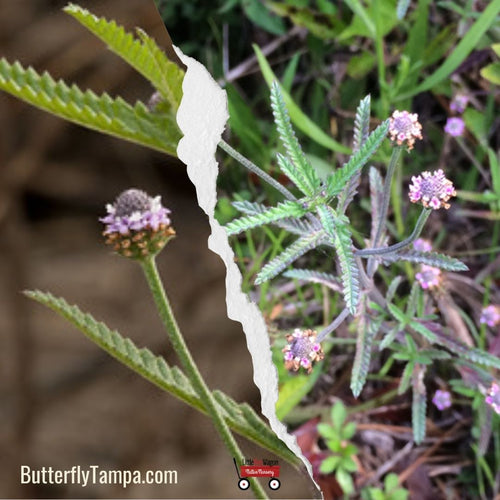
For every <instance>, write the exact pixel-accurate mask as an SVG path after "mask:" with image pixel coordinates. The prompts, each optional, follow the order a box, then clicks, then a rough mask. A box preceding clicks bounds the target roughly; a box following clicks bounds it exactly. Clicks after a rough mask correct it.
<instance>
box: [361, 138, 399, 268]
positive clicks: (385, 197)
mask: <svg viewBox="0 0 500 500" xmlns="http://www.w3.org/2000/svg"><path fill="white" fill-rule="evenodd" d="M402 149H403V148H402V147H399V146H398V147H395V148H394V149H393V150H392V155H391V159H390V161H389V165H388V167H387V174H386V176H385V181H384V191H383V194H382V208H381V210H380V214H379V218H378V221H377V222H376V224H377V227H376V230H375V236H374V238H373V241H372V247H373V248H376V247H377V245H378V244H379V243H380V239H381V237H382V233H383V231H384V229H385V224H386V219H387V212H388V210H389V201H390V198H391V183H392V178H393V176H394V172H395V170H396V165H397V164H398V160H399V157H400V156H401V151H402ZM367 250H368V249H367ZM373 255H375V254H373ZM374 269H375V262H374V261H373V260H370V261H369V262H368V275H369V276H373V272H374Z"/></svg>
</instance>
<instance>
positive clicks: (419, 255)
mask: <svg viewBox="0 0 500 500" xmlns="http://www.w3.org/2000/svg"><path fill="white" fill-rule="evenodd" d="M379 257H380V258H381V259H382V260H383V261H384V262H397V261H399V260H406V261H408V262H415V263H419V264H427V265H428V266H434V267H439V268H440V269H444V270H445V271H467V270H468V269H469V268H468V267H467V266H466V265H465V264H464V263H463V262H461V261H459V260H458V259H455V258H453V257H449V256H448V255H444V254H441V253H437V252H418V251H417V250H407V251H402V252H395V253H394V254H390V253H389V254H384V255H381V256H379Z"/></svg>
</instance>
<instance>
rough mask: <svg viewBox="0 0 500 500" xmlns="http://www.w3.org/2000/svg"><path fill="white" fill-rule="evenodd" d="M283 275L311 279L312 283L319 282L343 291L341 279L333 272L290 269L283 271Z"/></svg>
mask: <svg viewBox="0 0 500 500" xmlns="http://www.w3.org/2000/svg"><path fill="white" fill-rule="evenodd" d="M283 276H285V277H286V278H292V279H298V280H303V281H309V282H311V283H319V284H321V285H325V286H327V287H328V288H331V289H332V290H335V291H336V292H340V291H341V288H340V280H339V279H338V278H337V277H336V276H334V275H333V274H328V273H322V272H320V271H312V270H310V269H289V270H288V271H285V272H284V273H283Z"/></svg>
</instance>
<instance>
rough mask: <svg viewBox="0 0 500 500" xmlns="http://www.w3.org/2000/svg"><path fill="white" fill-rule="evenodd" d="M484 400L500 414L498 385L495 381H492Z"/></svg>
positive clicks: (499, 389)
mask: <svg viewBox="0 0 500 500" xmlns="http://www.w3.org/2000/svg"><path fill="white" fill-rule="evenodd" d="M484 400H485V402H486V404H488V405H490V406H491V407H492V408H493V409H494V410H495V412H496V413H497V414H498V415H500V386H499V385H498V384H497V383H496V382H492V384H491V386H490V388H489V389H488V391H487V392H486V398H485V399H484Z"/></svg>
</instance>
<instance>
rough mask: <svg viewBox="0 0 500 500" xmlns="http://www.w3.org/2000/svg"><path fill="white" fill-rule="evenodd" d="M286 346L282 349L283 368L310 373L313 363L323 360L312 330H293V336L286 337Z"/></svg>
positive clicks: (319, 346)
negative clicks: (300, 369)
mask: <svg viewBox="0 0 500 500" xmlns="http://www.w3.org/2000/svg"><path fill="white" fill-rule="evenodd" d="M286 340H287V345H286V346H285V347H284V348H283V359H284V361H285V368H286V369H287V370H291V371H295V372H296V371H298V370H299V368H300V367H302V368H304V369H305V370H306V372H307V373H311V371H312V366H313V363H314V362H316V361H321V360H322V359H323V358H324V356H325V355H324V353H323V349H322V348H321V345H320V344H319V343H318V342H316V332H315V331H314V330H300V329H299V328H297V329H295V331H294V332H293V334H291V335H287V336H286Z"/></svg>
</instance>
